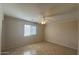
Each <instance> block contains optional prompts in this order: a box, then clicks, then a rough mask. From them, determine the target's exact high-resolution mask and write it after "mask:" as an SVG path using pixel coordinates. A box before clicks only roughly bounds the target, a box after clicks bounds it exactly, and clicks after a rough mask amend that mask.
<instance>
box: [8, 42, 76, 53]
mask: <svg viewBox="0 0 79 59" xmlns="http://www.w3.org/2000/svg"><path fill="white" fill-rule="evenodd" d="M76 54H77V51H76V50H73V49H70V48H67V47H63V46H60V45H57V44H52V43H49V42H40V43H35V44H31V45H28V46H24V47H20V48H17V49H11V50H9V51H8V53H7V55H76Z"/></svg>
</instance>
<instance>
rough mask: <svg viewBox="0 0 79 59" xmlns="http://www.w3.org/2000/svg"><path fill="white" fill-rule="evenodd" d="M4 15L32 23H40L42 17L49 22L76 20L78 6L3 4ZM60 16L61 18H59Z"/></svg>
mask: <svg viewBox="0 0 79 59" xmlns="http://www.w3.org/2000/svg"><path fill="white" fill-rule="evenodd" d="M3 8H4V9H3V10H4V14H5V15H8V16H12V17H16V18H19V19H23V20H28V21H32V22H38V23H39V22H40V20H41V19H42V16H45V17H46V19H48V20H52V19H53V20H56V19H58V18H62V19H63V20H66V19H67V18H74V17H75V12H76V4H54V3H52V4H40V3H37V4H28V3H16V4H15V3H10V4H8V3H6V4H3ZM58 15H60V16H58Z"/></svg>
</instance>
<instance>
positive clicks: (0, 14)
mask: <svg viewBox="0 0 79 59" xmlns="http://www.w3.org/2000/svg"><path fill="white" fill-rule="evenodd" d="M2 20H3V11H2V7H1V4H0V52H1V34H2ZM0 54H1V53H0Z"/></svg>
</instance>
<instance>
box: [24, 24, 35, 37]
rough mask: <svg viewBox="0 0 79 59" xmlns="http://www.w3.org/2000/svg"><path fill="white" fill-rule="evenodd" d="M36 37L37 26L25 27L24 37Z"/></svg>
mask: <svg viewBox="0 0 79 59" xmlns="http://www.w3.org/2000/svg"><path fill="white" fill-rule="evenodd" d="M31 35H36V26H35V25H26V24H25V25H24V36H31Z"/></svg>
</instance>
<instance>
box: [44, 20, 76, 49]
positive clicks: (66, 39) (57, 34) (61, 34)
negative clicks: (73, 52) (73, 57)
mask: <svg viewBox="0 0 79 59" xmlns="http://www.w3.org/2000/svg"><path fill="white" fill-rule="evenodd" d="M45 29H46V30H45V34H46V35H45V39H46V40H47V41H49V42H52V43H56V44H59V45H62V46H66V47H69V48H73V49H77V21H75V20H74V21H66V22H56V23H53V22H52V21H50V22H49V23H48V24H47V26H46V28H45Z"/></svg>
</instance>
